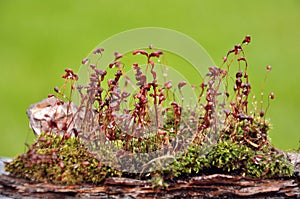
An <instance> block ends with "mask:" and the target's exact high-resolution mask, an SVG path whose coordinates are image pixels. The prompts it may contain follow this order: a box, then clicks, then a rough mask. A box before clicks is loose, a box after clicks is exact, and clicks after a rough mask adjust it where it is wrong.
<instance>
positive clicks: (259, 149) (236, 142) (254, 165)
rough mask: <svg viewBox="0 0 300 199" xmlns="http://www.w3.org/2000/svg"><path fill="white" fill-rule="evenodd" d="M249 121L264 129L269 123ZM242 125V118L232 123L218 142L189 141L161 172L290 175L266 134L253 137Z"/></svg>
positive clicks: (288, 166) (173, 174)
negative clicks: (232, 126)
mask: <svg viewBox="0 0 300 199" xmlns="http://www.w3.org/2000/svg"><path fill="white" fill-rule="evenodd" d="M251 125H252V127H255V128H256V129H261V131H262V129H264V130H265V131H266V129H269V125H270V124H269V123H268V122H267V121H265V122H263V123H262V122H261V120H259V122H258V121H254V122H253V123H252V124H251ZM244 126H245V123H244V122H240V123H236V126H235V127H234V128H233V129H231V133H230V132H226V131H225V133H224V134H223V135H222V136H221V138H220V139H219V141H218V143H217V144H215V145H213V146H211V147H210V148H207V146H205V145H202V146H199V145H197V144H191V145H190V146H189V147H188V149H187V150H186V151H185V152H183V153H182V154H181V155H180V156H179V157H178V158H177V159H176V160H175V161H174V162H173V163H172V164H171V165H170V167H168V168H164V171H163V175H165V176H168V178H172V177H184V176H191V175H199V174H210V173H227V174H235V175H241V176H247V177H253V178H278V177H290V176H292V175H293V173H294V167H293V165H292V164H291V163H290V162H289V161H288V160H287V159H286V157H285V156H284V154H283V153H281V152H279V151H278V150H276V149H275V148H274V147H273V146H272V145H271V144H270V142H269V141H268V138H267V137H263V138H262V137H260V138H259V139H257V137H258V136H257V134H254V133H253V132H251V131H249V134H245V131H243V129H244V128H243V127H244ZM251 140H253V141H251ZM206 151H207V152H206Z"/></svg>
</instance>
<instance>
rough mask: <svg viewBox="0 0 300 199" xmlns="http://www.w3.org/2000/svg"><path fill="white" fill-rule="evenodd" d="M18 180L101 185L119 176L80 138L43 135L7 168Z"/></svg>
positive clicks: (8, 164)
mask: <svg viewBox="0 0 300 199" xmlns="http://www.w3.org/2000/svg"><path fill="white" fill-rule="evenodd" d="M5 169H6V170H7V171H8V172H10V174H11V175H14V176H16V177H21V178H26V179H30V180H32V181H38V182H51V183H55V184H80V183H100V182H102V181H103V180H104V179H105V178H106V177H108V176H120V175H121V173H120V172H118V171H116V170H115V169H114V168H112V167H109V166H105V165H103V164H102V163H101V162H100V161H99V160H98V159H96V158H95V156H94V155H92V154H91V153H89V152H88V151H87V149H86V148H85V147H84V146H83V145H82V143H81V142H80V139H79V138H74V137H71V138H69V139H65V138H63V137H62V136H58V135H53V134H49V133H47V134H45V133H43V134H41V135H40V136H39V138H38V139H37V140H36V142H35V143H34V144H33V145H32V146H31V147H30V148H29V150H28V151H27V152H26V153H25V154H22V155H19V156H18V157H16V158H15V159H14V160H13V161H12V162H10V163H7V164H6V165H5Z"/></svg>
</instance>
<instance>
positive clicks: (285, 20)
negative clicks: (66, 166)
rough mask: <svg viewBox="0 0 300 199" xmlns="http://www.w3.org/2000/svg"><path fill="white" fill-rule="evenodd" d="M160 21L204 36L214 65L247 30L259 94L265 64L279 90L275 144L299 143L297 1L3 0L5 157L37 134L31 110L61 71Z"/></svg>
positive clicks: (1, 150)
mask: <svg viewBox="0 0 300 199" xmlns="http://www.w3.org/2000/svg"><path fill="white" fill-rule="evenodd" d="M149 26H154V27H163V28H169V29H173V30H176V31H179V32H182V33H184V34H186V35H188V36H190V37H192V38H193V39H195V40H196V41H197V42H199V43H200V44H201V45H202V46H203V47H204V48H205V49H206V50H207V51H208V53H209V54H210V55H211V57H212V58H213V60H214V61H215V63H216V64H221V57H222V56H224V55H225V54H226V52H227V51H228V50H229V49H230V48H231V47H232V46H233V44H235V43H238V42H241V40H242V39H243V38H244V36H245V35H247V34H250V35H251V36H252V39H253V43H251V45H250V46H249V47H248V48H247V52H246V54H247V58H248V61H249V65H250V66H249V67H250V68H249V70H250V75H251V76H250V78H251V79H250V80H251V82H252V85H253V89H254V91H255V93H256V94H257V95H259V93H260V90H261V81H262V80H263V78H264V75H265V66H266V65H271V66H272V67H273V70H272V72H271V74H270V76H269V77H268V79H267V82H266V88H265V91H266V93H269V92H270V91H274V93H275V98H276V100H275V101H273V102H272V104H271V107H270V109H269V111H268V113H267V116H268V117H269V118H271V122H272V124H273V129H272V131H271V132H270V136H271V138H272V143H273V144H274V145H275V146H276V147H279V148H281V149H289V148H297V147H298V146H299V139H300V132H299V126H298V125H299V119H300V117H299V112H300V107H299V104H298V103H299V101H300V100H299V99H300V89H299V87H298V86H299V82H298V79H299V75H300V67H299V54H300V51H299V46H300V1H299V0H278V1H274V0H264V1H260V0H252V1H241V0H231V1H222V0H210V1H203V0H188V1H181V0H172V1H171V0H163V1H162V0H152V1H137V0H126V1H121V0H115V1H104V0H89V1H84V0H51V1H40V0H26V1H22V0H0V65H1V71H0V89H1V97H0V111H1V115H0V155H1V156H15V155H17V154H19V153H22V152H23V151H24V150H25V146H24V143H25V142H26V141H28V142H30V141H31V140H32V139H33V133H32V132H31V130H30V129H29V127H28V119H27V116H26V109H27V108H28V106H29V105H30V104H32V103H35V102H38V101H40V100H42V99H43V98H45V97H46V96H47V95H48V93H52V91H53V87H54V86H55V85H59V86H60V85H61V84H62V81H63V80H62V79H61V78H60V76H61V74H63V72H64V71H63V70H64V69H65V68H66V67H71V68H73V69H74V71H77V70H78V69H79V66H80V63H81V60H82V58H84V57H85V56H86V55H87V54H88V53H89V52H90V51H91V50H92V49H93V48H94V47H95V46H96V45H97V44H98V43H100V42H101V41H103V40H104V39H107V38H108V37H110V36H111V35H113V34H116V33H119V32H122V31H126V30H128V29H132V28H139V27H149Z"/></svg>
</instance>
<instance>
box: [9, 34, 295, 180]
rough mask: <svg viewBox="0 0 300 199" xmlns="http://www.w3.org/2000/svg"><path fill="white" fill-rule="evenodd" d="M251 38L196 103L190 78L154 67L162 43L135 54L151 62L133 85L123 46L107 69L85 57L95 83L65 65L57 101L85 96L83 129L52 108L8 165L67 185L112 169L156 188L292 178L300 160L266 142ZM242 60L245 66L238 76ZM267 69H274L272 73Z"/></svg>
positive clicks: (215, 71)
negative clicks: (254, 86)
mask: <svg viewBox="0 0 300 199" xmlns="http://www.w3.org/2000/svg"><path fill="white" fill-rule="evenodd" d="M248 43H250V36H246V37H245V39H244V40H243V41H242V44H241V45H235V46H234V48H233V49H231V50H230V51H228V53H227V55H226V57H224V58H223V66H222V67H221V68H219V67H216V66H212V67H209V72H208V73H207V75H206V77H205V79H204V82H201V83H200V84H199V85H194V86H193V88H195V92H196V93H198V99H196V100H195V101H196V103H195V104H189V105H184V98H185V97H186V96H184V95H183V92H182V90H183V88H184V87H186V86H187V84H188V83H187V82H185V81H181V82H179V83H178V84H177V85H175V86H174V85H173V84H172V81H170V80H167V79H164V80H163V82H161V81H159V79H158V76H157V73H156V71H157V70H158V69H157V68H156V67H158V66H157V65H158V60H159V59H160V58H161V57H162V56H164V53H163V52H162V51H161V50H154V49H153V48H152V47H151V48H150V49H149V50H148V51H147V50H143V49H140V50H135V51H134V52H133V53H132V55H133V56H137V55H141V56H144V57H145V58H146V60H147V63H146V66H144V67H142V66H140V65H139V64H138V63H134V64H133V65H132V69H133V71H134V74H135V76H134V78H135V83H134V82H133V81H132V80H131V79H130V78H129V76H128V75H127V73H126V71H128V70H127V69H126V68H125V64H124V63H123V62H122V61H121V60H122V57H123V55H122V54H120V53H115V60H114V61H113V62H112V63H111V64H109V66H108V67H109V69H108V70H100V69H99V68H98V67H97V65H98V64H99V63H98V59H97V62H96V63H90V60H89V59H88V58H87V59H84V60H83V61H82V63H83V64H85V65H89V68H90V70H89V73H90V79H89V83H88V84H87V85H79V86H77V87H76V86H75V85H76V84H75V83H76V81H77V80H78V76H77V75H76V74H75V73H74V72H73V71H72V70H71V69H66V74H64V75H63V76H62V77H63V78H64V79H65V84H64V86H63V87H62V89H58V88H57V87H56V88H55V92H56V93H57V98H61V99H60V100H59V99H58V103H67V104H68V105H69V106H71V103H72V94H73V93H74V92H75V91H76V90H77V91H78V92H79V96H80V103H79V106H78V108H77V112H76V113H75V114H72V119H71V122H72V121H80V125H78V124H77V126H80V128H75V127H74V125H70V122H69V121H70V118H66V119H65V124H64V125H57V121H58V119H59V120H60V122H61V118H55V115H54V116H53V118H50V119H49V120H48V121H49V122H48V125H47V128H46V129H48V130H47V131H48V132H45V133H43V134H41V135H39V137H38V138H37V140H36V142H35V143H34V144H33V145H32V146H31V147H30V149H29V150H28V152H26V153H25V154H23V155H20V156H18V157H17V158H16V159H15V160H14V161H13V162H12V163H8V164H7V165H6V169H7V170H8V171H9V172H10V173H11V175H15V176H18V177H25V178H29V179H32V180H36V181H47V182H53V183H65V184H78V183H83V182H92V183H99V182H101V181H102V180H103V179H104V178H106V177H108V176H126V177H132V178H144V179H145V178H146V179H147V178H149V177H150V178H152V182H153V184H154V186H156V185H157V186H166V183H165V181H166V180H173V179H176V178H184V177H188V176H193V175H201V174H209V173H230V174H236V175H243V176H248V177H255V178H275V177H285V176H291V175H292V174H293V166H292V165H291V164H290V163H289V162H288V161H287V159H286V158H285V157H284V155H283V154H282V153H280V152H279V151H278V150H276V149H275V148H274V147H273V146H272V145H271V143H270V142H269V139H268V131H269V130H270V123H269V121H268V120H267V119H266V118H265V115H266V114H265V113H266V111H267V109H268V108H269V103H270V100H272V99H274V93H270V94H269V96H268V105H267V108H266V109H265V110H263V97H264V95H263V94H262V100H261V102H260V107H258V105H257V103H256V101H253V102H252V104H254V109H253V110H250V108H249V104H251V98H250V94H251V84H250V81H249V75H248V62H247V60H246V58H245V53H244V46H246V45H247V44H248ZM103 51H104V49H102V48H99V49H95V50H94V54H95V55H97V56H99V58H101V56H102V53H103ZM235 63H237V65H238V72H236V73H235V76H234V77H232V76H231V73H230V70H231V68H232V67H233V65H235ZM160 69H162V70H164V68H160ZM270 70H271V67H270V66H267V73H268V72H269V71H270ZM149 74H150V76H149ZM68 83H69V85H70V87H69V91H70V95H69V96H68V97H66V94H65V93H66V91H67V90H68V89H67V85H68ZM129 86H132V87H134V88H135V89H134V91H132V92H130V91H129V89H128V87H129ZM232 87H233V91H232V92H231V91H230V89H231V88H232ZM176 92H177V95H175V93H176ZM51 96H53V95H51ZM62 100H65V102H64V101H62ZM68 111H69V109H68V108H67V110H66V112H67V113H68ZM66 115H68V114H66ZM71 127H72V129H71ZM43 129H45V128H43Z"/></svg>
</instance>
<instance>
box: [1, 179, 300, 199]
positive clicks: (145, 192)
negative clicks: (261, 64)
mask: <svg viewBox="0 0 300 199" xmlns="http://www.w3.org/2000/svg"><path fill="white" fill-rule="evenodd" d="M299 186H300V183H299V180H297V179H296V178H294V179H271V180H254V179H246V178H242V177H239V176H231V175H223V174H213V175H208V176H198V177H192V178H190V179H188V180H179V181H177V182H176V183H172V184H170V185H169V187H168V188H165V189H154V188H153V187H152V186H151V184H150V183H149V182H147V181H143V180H134V179H129V178H108V179H106V181H105V182H104V183H103V184H102V185H88V184H86V185H72V186H62V185H54V184H48V183H35V182H30V181H28V180H24V179H18V178H13V177H11V176H9V175H5V174H2V175H1V176H0V193H1V194H2V195H4V196H8V197H12V198H24V197H33V198H59V197H62V198H69V197H72V198H74V197H75V198H85V197H97V198H108V197H109V198H156V197H161V198H192V197H196V198H223V197H230V198H244V197H245V198H252V197H255V198H287V197H291V198H299V197H300V188H299Z"/></svg>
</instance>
